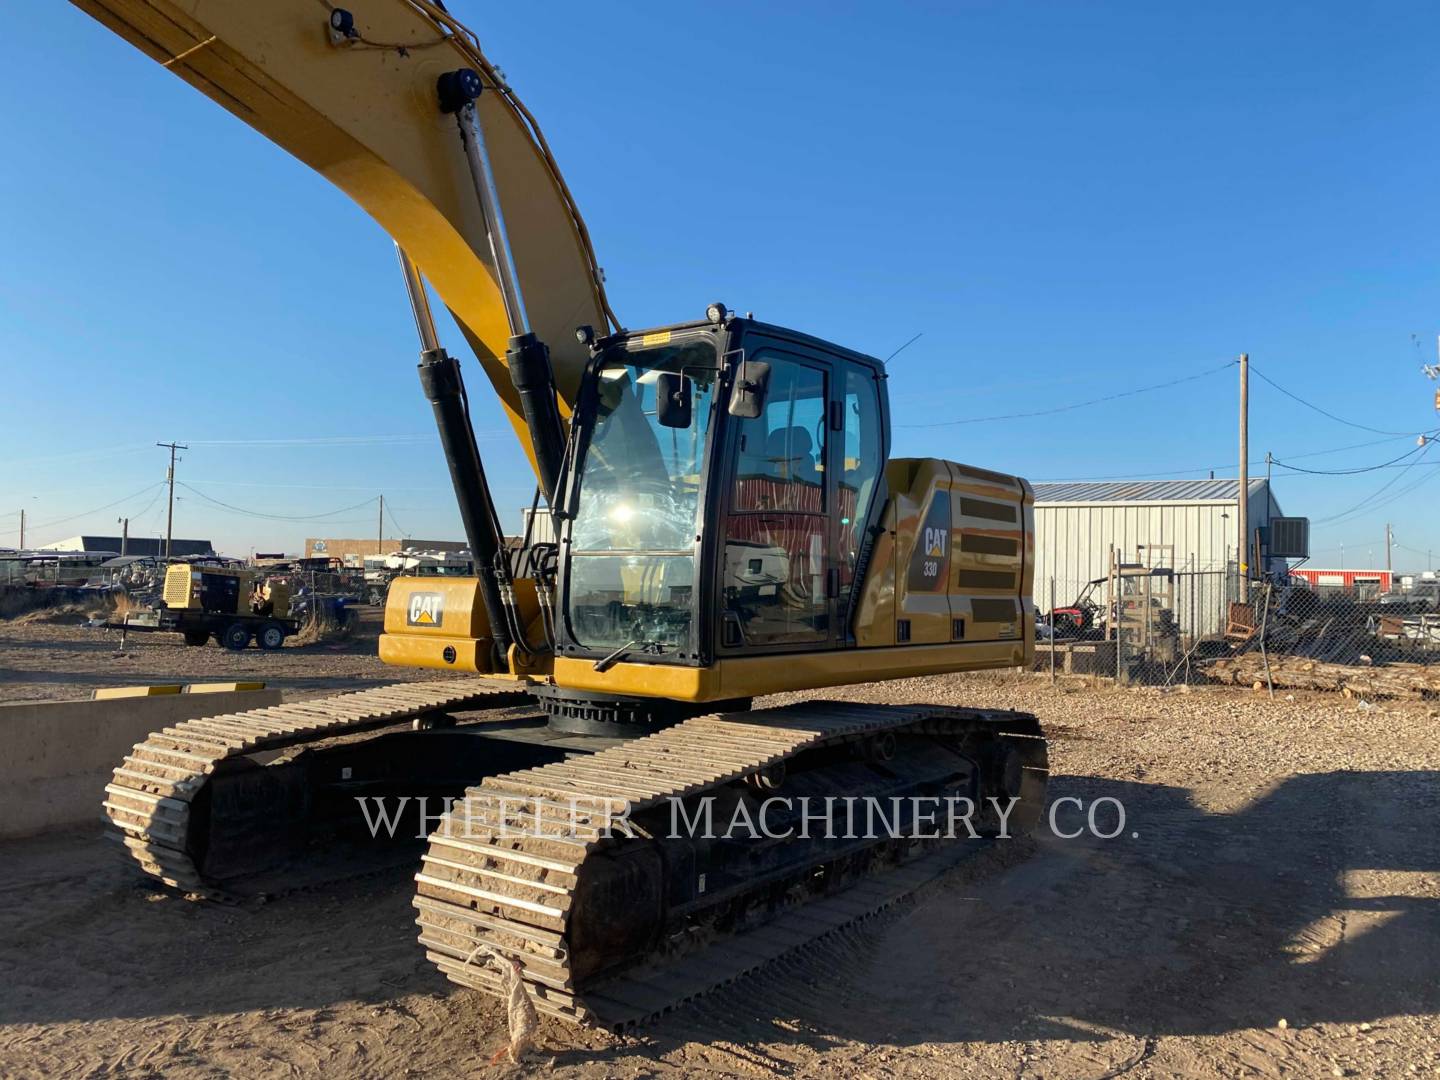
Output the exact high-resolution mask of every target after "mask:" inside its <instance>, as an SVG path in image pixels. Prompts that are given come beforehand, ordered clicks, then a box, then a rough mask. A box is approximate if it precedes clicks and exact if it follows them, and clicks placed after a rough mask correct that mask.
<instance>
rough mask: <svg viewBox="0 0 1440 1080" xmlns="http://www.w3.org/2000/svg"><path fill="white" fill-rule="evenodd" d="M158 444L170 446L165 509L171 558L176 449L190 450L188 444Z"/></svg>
mask: <svg viewBox="0 0 1440 1080" xmlns="http://www.w3.org/2000/svg"><path fill="white" fill-rule="evenodd" d="M155 445H156V446H160V447H169V448H170V471H169V472H168V473H166V474H165V479H166V481H167V482H168V483H169V484H170V508H169V509H168V510H166V511H165V559H166V561H167V562H168V561H169V559H170V538H171V535H172V532H173V530H174V527H175V451H176V450H189V449H190V447H188V446H181V445H180V444H179V443H173V442H168V443H164V442H157V443H156V444H155Z"/></svg>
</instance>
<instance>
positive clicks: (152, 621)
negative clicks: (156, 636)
mask: <svg viewBox="0 0 1440 1080" xmlns="http://www.w3.org/2000/svg"><path fill="white" fill-rule="evenodd" d="M110 625H111V626H112V627H115V628H117V629H120V630H123V631H130V630H141V631H145V630H158V631H170V632H173V633H178V634H180V635H182V636H183V637H184V638H185V644H186V645H196V646H199V645H204V644H205V643H206V642H207V641H209V640H210V639H211V638H214V639H215V641H216V643H217V644H220V645H223V646H225V648H227V649H236V650H239V649H244V648H248V647H249V645H250V642H251V641H254V642H255V644H257V645H259V646H260V648H262V649H278V648H280V647H281V646H283V645H284V644H285V639H286V638H287V637H289V636H291V635H292V634H294V633H295V632H296V631H297V630H299V629H300V624H299V622H298V620H296V619H294V618H292V617H291V615H290V589H289V586H287V585H285V584H282V583H280V582H270V581H267V580H265V579H264V578H263V577H262V576H260V575H257V574H256V573H255V571H253V570H245V569H237V568H232V567H228V566H211V565H208V564H205V563H174V564H172V565H171V566H170V567H168V568H167V569H166V571H165V587H164V590H163V591H162V592H161V594H160V603H159V605H158V606H157V607H155V608H154V609H153V610H151V611H146V612H129V613H127V614H126V615H125V616H124V617H123V618H122V619H121V620H120V621H119V622H118V623H111V624H110Z"/></svg>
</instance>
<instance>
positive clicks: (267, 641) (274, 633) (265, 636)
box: [255, 622, 285, 650]
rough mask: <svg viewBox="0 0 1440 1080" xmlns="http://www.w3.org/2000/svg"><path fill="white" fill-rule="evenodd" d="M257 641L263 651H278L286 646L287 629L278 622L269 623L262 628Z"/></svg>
mask: <svg viewBox="0 0 1440 1080" xmlns="http://www.w3.org/2000/svg"><path fill="white" fill-rule="evenodd" d="M255 640H256V641H257V642H259V644H260V648H262V649H267V650H268V649H278V648H280V646H282V645H284V644H285V627H283V626H281V625H280V624H279V623H278V622H267V623H265V624H263V625H262V626H261V627H260V632H259V633H258V634H256V635H255Z"/></svg>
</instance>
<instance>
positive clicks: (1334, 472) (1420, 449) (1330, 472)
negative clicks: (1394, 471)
mask: <svg viewBox="0 0 1440 1080" xmlns="http://www.w3.org/2000/svg"><path fill="white" fill-rule="evenodd" d="M1433 434H1434V433H1432V437H1433ZM1429 445H1430V441H1429V439H1426V440H1425V441H1423V442H1422V443H1420V445H1419V446H1416V447H1415V448H1414V449H1412V450H1407V451H1405V453H1403V454H1401V455H1400V456H1399V457H1397V458H1391V459H1390V460H1389V461H1382V462H1381V463H1380V464H1379V465H1363V466H1361V467H1359V468H1356V469H1307V468H1305V467H1303V466H1301V465H1287V464H1286V463H1285V462H1283V461H1281V460H1280V459H1279V458H1277V457H1272V458H1271V461H1272V462H1273V463H1274V464H1276V465H1278V466H1280V468H1282V469H1289V470H1290V471H1291V472H1298V473H1310V474H1311V475H1312V476H1355V475H1358V474H1359V473H1368V472H1374V471H1375V470H1377V469H1388V468H1390V467H1391V466H1392V465H1394V464H1395V463H1396V462H1397V461H1404V460H1405V459H1406V458H1408V457H1414V456H1415V455H1416V454H1423V453H1424V452H1425V450H1426V448H1427V447H1429ZM1412 464H1413V462H1412Z"/></svg>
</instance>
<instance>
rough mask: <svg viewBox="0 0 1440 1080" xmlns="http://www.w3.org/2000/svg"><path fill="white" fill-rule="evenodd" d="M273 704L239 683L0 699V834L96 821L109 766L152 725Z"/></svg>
mask: <svg viewBox="0 0 1440 1080" xmlns="http://www.w3.org/2000/svg"><path fill="white" fill-rule="evenodd" d="M278 704H280V691H279V690H243V691H230V692H223V691H222V692H212V693H197V694H176V693H171V694H165V695H161V696H154V697H148V696H147V697H120V698H111V699H108V700H107V699H102V700H99V701H35V702H19V703H17V704H14V705H0V747H4V750H3V752H0V838H5V839H13V838H15V837H20V836H30V835H32V834H34V833H38V832H44V831H46V830H48V829H58V828H64V827H66V826H71V825H83V824H90V823H92V822H93V823H95V824H97V825H98V824H99V822H100V817H101V809H100V802H101V800H102V799H103V798H104V797H105V785H106V784H108V783H109V782H110V773H111V770H113V769H114V768H115V766H116V765H119V764H120V759H121V758H123V757H124V756H125V755H126V754H128V753H129V752H130V748H131V747H132V746H134V745H135V744H136V743H137V742H140V741H141V740H143V739H144V738H145V737H146V736H147V735H149V734H150V733H151V732H152V731H159V730H160V729H161V728H163V727H168V726H170V725H171V724H177V723H179V722H180V721H181V720H196V719H199V718H201V717H204V716H219V715H221V714H222V713H230V712H239V711H241V710H242V709H263V708H266V707H268V706H271V705H278Z"/></svg>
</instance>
